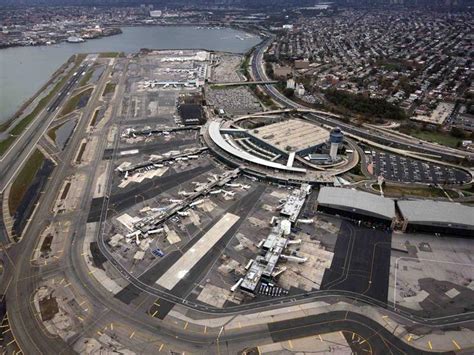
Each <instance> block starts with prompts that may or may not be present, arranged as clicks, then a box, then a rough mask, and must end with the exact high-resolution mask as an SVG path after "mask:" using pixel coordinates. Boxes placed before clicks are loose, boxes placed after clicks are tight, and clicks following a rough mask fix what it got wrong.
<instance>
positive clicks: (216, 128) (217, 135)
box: [209, 121, 306, 173]
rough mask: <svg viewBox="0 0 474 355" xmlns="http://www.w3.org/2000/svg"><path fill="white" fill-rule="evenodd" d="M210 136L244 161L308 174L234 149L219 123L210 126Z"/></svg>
mask: <svg viewBox="0 0 474 355" xmlns="http://www.w3.org/2000/svg"><path fill="white" fill-rule="evenodd" d="M209 136H210V137H211V139H212V141H213V142H214V143H215V144H217V146H218V147H219V148H221V149H223V150H225V151H226V152H227V153H229V154H231V155H234V156H236V157H238V158H240V159H242V160H247V161H249V162H250V163H253V164H258V165H262V166H265V167H267V168H271V169H278V170H284V171H289V172H297V173H305V172H306V169H302V168H294V167H289V166H286V165H283V164H279V163H275V162H272V161H269V160H265V159H262V158H259V157H256V156H254V155H252V154H250V153H248V152H246V151H243V150H240V149H237V148H236V147H233V146H232V145H230V144H229V143H228V142H227V141H226V140H225V139H224V137H223V136H222V134H221V131H220V122H219V121H213V122H211V123H210V124H209Z"/></svg>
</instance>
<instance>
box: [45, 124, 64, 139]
mask: <svg viewBox="0 0 474 355" xmlns="http://www.w3.org/2000/svg"><path fill="white" fill-rule="evenodd" d="M63 125H64V123H61V124H60V125H59V126H56V127H54V128H51V129H50V130H49V131H48V136H49V138H51V139H52V140H53V141H56V131H57V130H58V129H60V128H61V127H62V126H63Z"/></svg>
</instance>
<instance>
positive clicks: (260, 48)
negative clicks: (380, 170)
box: [251, 37, 474, 161]
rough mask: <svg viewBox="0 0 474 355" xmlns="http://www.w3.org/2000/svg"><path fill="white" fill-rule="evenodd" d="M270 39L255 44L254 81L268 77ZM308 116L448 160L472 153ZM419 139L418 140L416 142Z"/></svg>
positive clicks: (277, 97) (278, 97) (286, 102)
mask: <svg viewBox="0 0 474 355" xmlns="http://www.w3.org/2000/svg"><path fill="white" fill-rule="evenodd" d="M272 42H273V37H270V38H269V39H267V40H265V41H264V42H262V43H261V44H259V45H257V47H256V49H255V51H254V55H253V57H252V61H251V69H252V75H253V77H254V79H255V80H256V81H268V80H269V78H268V77H267V74H266V72H265V69H264V63H263V55H264V53H265V51H266V49H267V48H268V46H269V45H270V44H271V43H272ZM261 87H262V88H263V89H264V91H265V92H266V93H267V94H268V95H269V96H270V97H271V98H272V99H273V100H274V101H276V102H277V103H278V104H280V105H282V106H284V107H289V108H299V109H305V108H307V107H306V106H303V105H300V104H298V103H296V102H294V101H293V100H291V99H289V98H287V97H286V96H284V95H283V94H282V93H281V92H279V91H278V90H277V89H276V88H275V87H274V86H273V85H269V84H266V85H261ZM305 117H306V118H307V119H309V120H314V121H317V122H318V123H324V124H327V125H328V126H332V127H341V128H342V129H343V130H344V131H345V132H348V133H351V134H354V135H356V136H359V137H362V138H366V139H370V140H372V141H374V142H377V143H381V144H384V145H386V146H389V147H395V148H400V149H406V150H409V151H415V152H416V151H417V152H421V153H427V154H433V155H436V156H440V157H441V158H443V159H445V160H448V161H457V160H463V159H465V158H466V157H469V158H471V159H474V153H472V152H465V151H460V150H457V149H453V148H449V147H443V146H440V145H436V144H431V143H428V142H424V141H421V140H419V139H416V138H407V137H400V136H394V135H392V134H388V133H386V132H383V131H376V132H374V130H373V129H372V130H369V129H365V128H363V127H355V126H353V125H351V124H349V123H345V122H342V121H340V120H337V119H335V118H334V116H332V115H331V114H328V113H324V112H320V113H312V114H307V115H306V116H305ZM420 142H421V143H420Z"/></svg>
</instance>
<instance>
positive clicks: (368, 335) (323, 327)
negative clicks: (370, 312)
mask: <svg viewBox="0 0 474 355" xmlns="http://www.w3.org/2000/svg"><path fill="white" fill-rule="evenodd" d="M268 328H269V330H270V334H271V337H272V339H273V341H275V342H282V341H286V340H291V339H294V338H296V337H308V336H311V335H313V336H314V335H317V334H324V333H329V332H339V331H342V332H344V336H345V337H346V340H347V342H348V343H349V345H350V346H351V349H352V351H353V352H354V353H355V354H362V353H365V352H370V353H372V354H393V355H396V354H397V355H398V354H420V355H423V354H433V352H428V351H421V350H415V349H413V348H412V347H411V346H409V345H407V344H406V343H405V342H403V341H401V340H400V339H399V338H398V337H396V336H395V335H393V334H392V333H391V332H389V331H388V330H387V329H385V328H383V327H382V328H380V325H379V324H378V323H377V322H375V321H373V320H371V319H369V318H367V317H364V316H361V315H360V314H357V313H352V312H344V311H337V312H330V313H326V314H320V315H312V316H308V317H304V318H295V319H291V320H286V321H280V322H274V323H271V324H269V325H268ZM353 333H355V334H356V335H357V336H358V337H357V338H358V339H353V337H352V334H353ZM354 338H355V337H354ZM354 340H357V341H354ZM366 343H367V344H368V345H369V346H368V347H364V346H363V345H364V344H366ZM438 354H441V353H438ZM444 354H450V353H449V352H446V353H444Z"/></svg>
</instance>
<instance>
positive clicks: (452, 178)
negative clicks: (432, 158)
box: [372, 151, 471, 184]
mask: <svg viewBox="0 0 474 355" xmlns="http://www.w3.org/2000/svg"><path fill="white" fill-rule="evenodd" d="M372 161H373V163H374V175H375V176H380V175H381V176H383V177H384V178H385V179H386V180H391V181H399V182H420V183H425V184H460V183H466V182H469V181H470V180H471V177H470V175H469V174H467V173H466V172H464V171H462V170H460V169H454V168H452V167H447V166H443V165H436V164H432V163H428V162H424V161H421V160H416V159H412V158H407V157H402V156H400V155H397V154H391V153H388V152H380V151H375V152H374V154H373V155H372Z"/></svg>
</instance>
